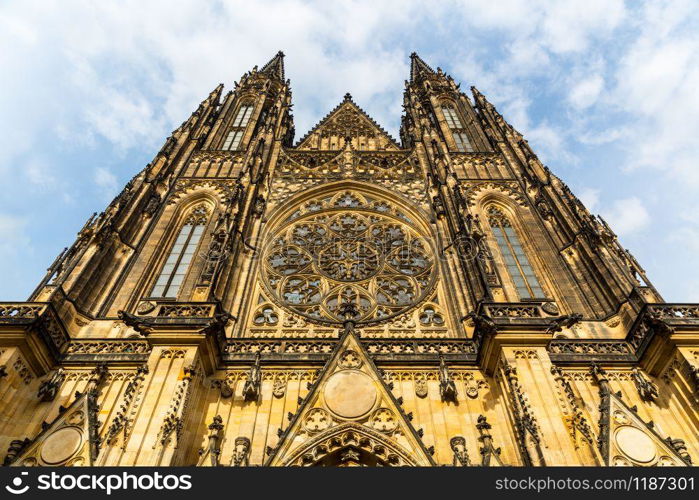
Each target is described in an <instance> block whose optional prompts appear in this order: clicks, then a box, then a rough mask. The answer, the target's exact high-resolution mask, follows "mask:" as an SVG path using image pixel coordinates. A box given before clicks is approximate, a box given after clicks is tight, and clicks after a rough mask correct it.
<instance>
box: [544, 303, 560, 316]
mask: <svg viewBox="0 0 699 500" xmlns="http://www.w3.org/2000/svg"><path fill="white" fill-rule="evenodd" d="M541 309H542V310H543V311H544V312H545V313H546V314H550V315H551V316H553V315H555V314H559V310H558V306H557V305H556V304H555V303H554V302H544V303H543V304H541Z"/></svg>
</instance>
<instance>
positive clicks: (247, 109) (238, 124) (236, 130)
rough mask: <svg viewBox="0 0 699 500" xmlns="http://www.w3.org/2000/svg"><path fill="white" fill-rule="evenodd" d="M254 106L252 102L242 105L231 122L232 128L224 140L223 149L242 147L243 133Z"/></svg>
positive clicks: (229, 149)
mask: <svg viewBox="0 0 699 500" xmlns="http://www.w3.org/2000/svg"><path fill="white" fill-rule="evenodd" d="M252 107H253V106H252V104H243V105H242V106H240V108H239V109H238V112H237V113H236V115H235V118H234V119H233V123H232V124H231V129H230V130H229V131H228V135H227V136H226V140H225V141H223V147H222V148H221V149H225V150H228V151H236V150H238V148H240V143H241V141H242V140H243V134H245V128H246V127H247V126H248V122H249V121H250V115H252Z"/></svg>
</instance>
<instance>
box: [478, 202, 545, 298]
mask: <svg viewBox="0 0 699 500" xmlns="http://www.w3.org/2000/svg"><path fill="white" fill-rule="evenodd" d="M486 214H487V216H488V223H489V224H490V228H491V230H492V232H493V236H494V237H495V241H496V243H497V246H498V248H499V249H500V253H501V255H502V258H503V260H504V261H505V267H506V268H507V272H508V274H509V275H510V278H511V279H512V282H513V283H514V285H515V288H516V289H517V294H518V295H519V298H520V299H531V298H543V297H544V291H543V289H542V288H541V285H540V284H539V280H538V279H537V278H536V274H534V269H533V268H532V266H531V264H530V263H529V259H528V258H527V255H526V253H525V252H524V248H523V247H522V243H521V242H520V239H519V237H518V236H517V232H516V231H515V229H514V228H513V227H512V223H511V222H510V220H509V219H508V218H507V216H506V215H505V214H504V213H503V212H502V211H501V210H500V209H499V208H497V207H495V206H492V205H491V206H489V207H488V208H487V209H486Z"/></svg>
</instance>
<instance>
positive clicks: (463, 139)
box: [442, 105, 473, 152]
mask: <svg viewBox="0 0 699 500" xmlns="http://www.w3.org/2000/svg"><path fill="white" fill-rule="evenodd" d="M442 113H443V114H444V119H445V120H446V121H447V126H448V127H449V130H451V135H452V137H453V138H454V142H455V143H456V150H457V151H468V152H471V151H473V146H471V141H469V140H468V135H467V134H466V128H465V127H464V125H463V124H462V123H461V118H459V115H458V113H457V112H456V110H455V109H454V107H453V106H451V105H444V106H442Z"/></svg>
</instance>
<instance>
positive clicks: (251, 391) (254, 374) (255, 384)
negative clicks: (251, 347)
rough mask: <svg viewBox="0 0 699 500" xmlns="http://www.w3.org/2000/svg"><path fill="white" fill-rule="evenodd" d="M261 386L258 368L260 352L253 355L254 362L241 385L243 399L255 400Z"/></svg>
mask: <svg viewBox="0 0 699 500" xmlns="http://www.w3.org/2000/svg"><path fill="white" fill-rule="evenodd" d="M261 387H262V370H261V369H260V353H259V352H258V353H257V355H256V356H255V364H254V365H252V366H251V367H250V371H249V372H248V378H247V380H246V381H245V385H244V386H243V398H244V399H245V401H257V399H258V398H259V397H260V389H261Z"/></svg>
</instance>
